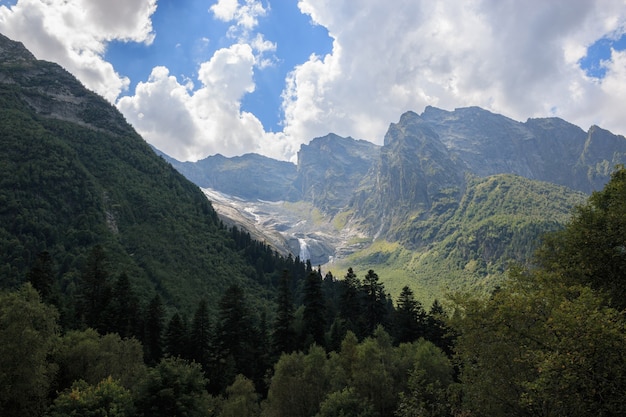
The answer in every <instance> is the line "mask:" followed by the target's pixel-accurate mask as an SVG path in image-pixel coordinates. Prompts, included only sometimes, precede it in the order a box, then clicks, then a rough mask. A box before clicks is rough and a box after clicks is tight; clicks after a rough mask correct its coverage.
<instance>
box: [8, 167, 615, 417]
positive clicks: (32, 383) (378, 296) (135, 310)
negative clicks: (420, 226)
mask: <svg viewBox="0 0 626 417" xmlns="http://www.w3.org/2000/svg"><path fill="white" fill-rule="evenodd" d="M625 204H626V169H624V168H619V169H617V170H616V171H615V173H614V174H613V177H612V179H611V181H610V182H609V183H608V184H607V186H606V187H605V188H604V190H602V191H600V192H596V193H594V194H593V195H592V196H591V197H590V198H589V200H588V202H587V203H586V204H584V205H582V206H580V207H578V208H577V209H576V211H575V213H574V214H573V217H572V219H571V221H570V222H569V223H568V225H567V226H566V228H565V229H563V230H561V231H558V232H553V233H551V234H549V235H547V236H545V239H544V241H543V244H542V246H541V249H540V250H539V251H538V252H537V254H536V256H535V265H534V266H533V267H528V268H521V267H518V268H512V269H510V270H509V274H508V277H509V278H508V280H507V282H506V283H505V284H504V285H503V286H501V287H499V288H497V289H495V290H494V291H493V292H492V293H491V294H489V295H488V296H484V297H483V296H475V295H472V294H452V295H450V297H449V299H448V300H446V305H447V308H445V309H444V308H443V307H442V305H441V304H440V303H439V302H435V303H433V305H432V306H430V307H429V308H426V307H425V306H423V305H422V304H421V303H420V302H419V300H417V299H415V297H414V295H413V293H412V291H411V290H410V289H409V288H408V287H407V288H405V289H404V290H403V291H402V293H401V294H400V296H399V297H398V298H397V299H396V300H392V299H390V297H389V295H388V294H387V293H386V292H385V288H384V285H383V284H382V282H381V279H380V278H379V277H378V275H377V274H376V272H375V271H373V270H370V271H368V273H367V274H366V275H364V276H362V277H359V276H357V275H356V274H355V273H354V271H352V270H351V269H350V270H348V271H347V272H346V274H345V275H344V276H343V277H341V279H337V278H336V277H334V276H333V275H332V274H331V273H326V274H322V273H321V271H320V270H319V269H315V268H312V267H311V265H310V263H306V264H305V263H302V262H300V261H299V260H297V261H294V260H291V259H287V260H285V266H288V267H285V268H284V269H283V270H282V272H281V273H280V276H279V277H278V281H277V283H276V291H275V299H274V300H273V302H272V303H271V305H272V307H273V310H271V311H269V310H268V311H261V312H260V313H259V311H256V310H255V307H254V305H252V304H251V303H250V302H249V299H248V296H247V294H246V289H245V288H243V287H241V286H240V285H237V284H233V285H231V286H229V287H228V288H227V290H226V291H225V292H224V293H223V295H222V296H221V298H220V299H219V302H218V305H217V308H216V309H211V308H209V306H208V305H207V302H206V300H200V301H199V302H198V304H197V306H196V308H195V310H194V311H193V313H192V314H190V315H187V314H184V313H181V312H180V311H178V310H177V309H172V308H171V306H168V305H167V304H165V303H164V302H163V300H162V299H161V298H160V296H158V295H157V296H155V297H154V298H153V299H151V300H149V301H148V302H147V303H141V302H139V301H138V300H139V297H138V295H137V294H136V290H135V289H134V288H133V286H132V285H131V284H130V283H129V279H128V276H126V275H124V274H121V275H119V276H111V275H110V274H109V272H108V271H109V268H110V267H109V266H108V265H109V262H110V261H108V260H107V254H106V252H105V251H104V250H103V249H102V248H101V247H98V246H96V247H94V248H93V250H92V251H91V252H90V254H89V257H88V260H87V262H86V263H85V268H84V270H83V271H82V272H81V278H80V280H79V285H78V288H77V290H76V294H75V296H74V297H73V298H72V301H69V300H63V299H64V296H63V294H59V293H58V289H57V288H55V285H54V283H53V282H52V281H51V280H50V277H51V271H52V269H53V268H54V265H55V262H54V259H51V258H50V256H49V254H47V253H42V254H40V255H39V256H38V257H37V259H36V261H35V262H34V264H33V265H32V267H31V268H30V270H29V272H28V273H27V275H26V277H25V279H26V280H27V282H25V283H24V284H22V285H21V286H20V287H19V288H17V289H15V290H12V291H4V292H2V294H1V295H0V297H1V298H2V300H1V302H0V342H1V343H0V349H1V350H2V352H1V354H0V361H1V362H0V379H1V381H0V382H1V384H0V386H1V387H2V390H1V391H0V409H2V415H3V416H23V415H32V416H36V415H47V416H67V415H89V416H160V415H163V416H183V415H185V416H187V415H193V416H261V415H262V416H466V415H472V416H474V415H475V416H511V415H514V416H535V415H536V416H563V415H567V416H588V415H599V416H615V415H624V414H625V413H626V404H624V401H623V399H624V394H625V393H626V360H625V359H626V333H625V325H626V320H625V318H624V315H623V309H624V307H625V306H626V303H625V302H624V300H625V298H624V291H625V290H626V284H625V282H624V270H626V255H625V254H624V253H625V251H624V230H625V228H626V215H625V213H626V207H625ZM231 233H232V234H233V236H234V238H235V240H241V241H242V242H245V241H246V240H247V236H246V233H245V232H241V231H238V230H237V229H232V230H231ZM248 243H249V244H252V242H251V241H248ZM254 246H255V245H254V244H252V247H254ZM249 248H250V247H249ZM60 300H63V301H62V302H60ZM70 304H72V305H70ZM68 308H69V309H70V310H71V311H73V312H74V314H75V316H74V320H72V321H67V320H66V321H65V322H62V321H60V317H61V315H62V314H61V313H62V310H63V309H68ZM67 323H71V324H69V325H68V324H67Z"/></svg>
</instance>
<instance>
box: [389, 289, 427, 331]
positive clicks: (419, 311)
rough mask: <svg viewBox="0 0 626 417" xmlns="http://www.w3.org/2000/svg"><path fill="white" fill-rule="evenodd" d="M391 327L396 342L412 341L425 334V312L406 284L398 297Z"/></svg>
mask: <svg viewBox="0 0 626 417" xmlns="http://www.w3.org/2000/svg"><path fill="white" fill-rule="evenodd" d="M392 328H393V333H394V336H395V341H396V343H407V342H413V341H415V340H417V339H419V338H420V337H424V336H425V335H426V334H425V330H426V312H425V311H424V307H422V303H420V302H419V301H417V300H416V299H415V295H414V294H413V291H412V290H411V289H410V288H409V287H408V286H405V287H404V288H402V292H401V293H400V295H399V297H398V303H397V307H396V309H395V310H394V313H393V326H392Z"/></svg>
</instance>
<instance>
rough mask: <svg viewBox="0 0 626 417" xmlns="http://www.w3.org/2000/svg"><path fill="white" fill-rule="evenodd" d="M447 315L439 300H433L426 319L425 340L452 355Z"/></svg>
mask: <svg viewBox="0 0 626 417" xmlns="http://www.w3.org/2000/svg"><path fill="white" fill-rule="evenodd" d="M446 319H447V315H446V312H445V310H444V309H443V306H442V305H441V304H440V303H439V300H437V299H435V301H433V305H432V306H431V307H430V311H429V312H428V316H427V317H426V339H427V340H429V341H431V342H432V343H433V344H435V346H437V347H438V348H439V349H441V350H443V351H444V352H446V353H447V354H448V355H451V354H452V342H453V336H452V334H451V329H449V328H448V326H447V325H446Z"/></svg>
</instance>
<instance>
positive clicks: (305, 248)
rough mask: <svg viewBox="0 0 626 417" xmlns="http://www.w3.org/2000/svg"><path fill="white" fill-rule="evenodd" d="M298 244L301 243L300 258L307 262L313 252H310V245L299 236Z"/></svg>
mask: <svg viewBox="0 0 626 417" xmlns="http://www.w3.org/2000/svg"><path fill="white" fill-rule="evenodd" d="M298 244H299V245H300V260H301V261H302V262H305V261H308V260H309V259H311V253H310V252H309V245H307V243H306V240H304V239H302V238H298Z"/></svg>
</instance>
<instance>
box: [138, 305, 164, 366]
mask: <svg viewBox="0 0 626 417" xmlns="http://www.w3.org/2000/svg"><path fill="white" fill-rule="evenodd" d="M164 320H165V309H164V307H163V301H162V300H161V297H160V296H159V295H158V294H157V295H155V296H154V298H152V300H151V301H150V304H149V305H148V309H147V311H146V318H145V334H144V341H143V345H144V350H145V360H146V363H147V364H149V365H155V364H157V363H158V362H159V361H160V360H161V358H162V357H163V341H162V338H163V326H164V325H163V323H164Z"/></svg>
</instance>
